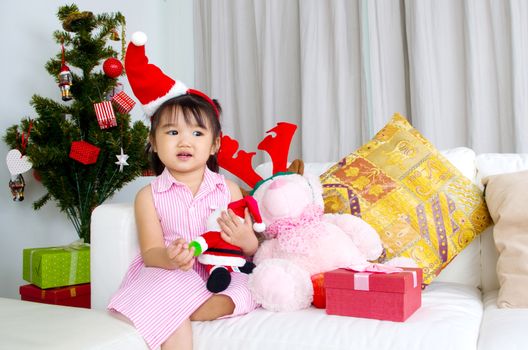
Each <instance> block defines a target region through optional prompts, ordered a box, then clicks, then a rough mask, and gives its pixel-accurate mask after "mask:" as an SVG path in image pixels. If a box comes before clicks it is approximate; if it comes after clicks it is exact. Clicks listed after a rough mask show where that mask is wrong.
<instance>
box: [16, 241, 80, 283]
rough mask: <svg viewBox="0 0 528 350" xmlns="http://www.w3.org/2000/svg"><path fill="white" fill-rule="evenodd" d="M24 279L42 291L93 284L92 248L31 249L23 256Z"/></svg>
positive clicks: (75, 243)
mask: <svg viewBox="0 0 528 350" xmlns="http://www.w3.org/2000/svg"><path fill="white" fill-rule="evenodd" d="M23 259H24V260H23V276H22V278H23V279H24V280H26V281H28V282H30V283H32V284H34V285H36V286H38V287H40V288H42V289H46V288H54V287H63V286H71V285H76V284H81V283H88V282H90V246H89V245H88V244H84V243H81V242H74V243H72V244H70V245H67V246H60V247H47V248H28V249H24V253H23Z"/></svg>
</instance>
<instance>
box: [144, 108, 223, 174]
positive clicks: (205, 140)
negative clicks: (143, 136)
mask: <svg viewBox="0 0 528 350" xmlns="http://www.w3.org/2000/svg"><path fill="white" fill-rule="evenodd" d="M210 129H211V128H210V126H209V125H208V124H206V127H205V128H204V127H200V126H199V125H198V123H196V121H195V120H194V118H192V117H191V118H190V120H189V123H187V122H186V121H185V118H184V116H183V112H182V110H181V109H179V108H178V109H174V110H171V109H169V110H167V111H166V112H165V113H163V114H162V115H161V116H160V121H159V124H158V127H157V128H156V132H155V138H154V139H153V140H151V144H152V146H153V149H154V151H155V152H157V153H158V157H159V158H160V160H161V161H162V162H163V164H164V165H165V167H166V168H167V169H168V170H169V171H170V172H171V174H172V176H174V177H175V178H176V179H177V178H178V177H179V176H181V175H190V174H191V173H193V172H196V173H197V175H201V174H202V173H203V171H204V170H205V167H206V164H207V160H208V159H209V156H210V155H213V154H215V153H216V151H217V150H218V147H219V145H220V138H216V139H215V140H213V133H212V132H211V130H210Z"/></svg>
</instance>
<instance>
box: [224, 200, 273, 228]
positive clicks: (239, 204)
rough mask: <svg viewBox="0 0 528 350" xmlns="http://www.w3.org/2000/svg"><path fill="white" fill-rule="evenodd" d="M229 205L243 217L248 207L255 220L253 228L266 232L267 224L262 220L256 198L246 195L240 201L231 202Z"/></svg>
mask: <svg viewBox="0 0 528 350" xmlns="http://www.w3.org/2000/svg"><path fill="white" fill-rule="evenodd" d="M227 207H228V208H229V209H231V210H233V212H234V213H235V214H236V215H238V216H239V217H241V218H244V210H245V209H246V208H248V210H249V214H251V216H252V217H253V221H254V223H253V230H255V232H264V230H265V229H266V224H264V223H263V222H262V216H261V215H260V210H259V208H258V203H257V201H256V200H255V198H253V197H251V196H246V197H244V198H242V199H240V200H238V201H235V202H231V203H229V205H228V206H227Z"/></svg>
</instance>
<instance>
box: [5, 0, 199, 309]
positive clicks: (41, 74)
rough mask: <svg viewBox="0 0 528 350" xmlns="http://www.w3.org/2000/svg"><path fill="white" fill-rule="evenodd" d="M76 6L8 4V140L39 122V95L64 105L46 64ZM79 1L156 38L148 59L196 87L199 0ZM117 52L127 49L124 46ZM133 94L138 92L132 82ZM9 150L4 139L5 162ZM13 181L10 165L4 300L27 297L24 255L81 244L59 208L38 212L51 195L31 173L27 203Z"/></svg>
mask: <svg viewBox="0 0 528 350" xmlns="http://www.w3.org/2000/svg"><path fill="white" fill-rule="evenodd" d="M69 3H71V2H65V1H56V0H46V1H41V0H30V1H2V2H1V3H0V32H1V33H2V37H3V38H4V39H3V43H2V50H1V52H2V53H1V54H0V96H1V101H2V102H1V104H0V135H1V136H2V137H3V135H5V130H6V128H7V127H9V126H11V125H13V124H18V123H19V121H20V119H21V118H23V117H26V116H30V117H37V115H36V113H35V112H34V111H33V109H32V108H31V106H30V105H29V101H30V99H31V96H32V95H33V94H38V95H41V96H45V97H50V98H54V99H56V100H57V101H59V100H60V97H59V90H58V87H57V85H56V83H55V81H54V79H53V77H51V76H50V75H49V74H48V72H47V71H46V70H45V69H44V65H45V63H46V62H47V60H48V59H49V58H50V57H52V56H53V55H54V54H56V53H57V52H58V51H59V46H58V45H57V44H56V43H55V42H54V40H53V39H52V33H53V31H55V30H57V29H61V27H60V23H59V21H58V19H57V17H56V15H55V14H56V12H57V10H58V8H59V6H61V5H64V4H69ZM75 3H76V4H77V6H78V7H79V9H80V10H81V11H92V12H94V13H101V12H116V11H120V12H121V13H122V14H123V15H124V16H125V18H126V20H127V33H128V37H130V35H131V34H132V33H133V32H134V31H137V30H141V31H144V32H146V33H147V34H148V36H149V42H148V43H147V54H148V55H149V58H150V60H151V62H153V63H155V64H157V65H158V66H160V67H161V68H162V69H163V70H164V71H165V72H166V73H167V74H168V75H170V76H172V77H176V78H178V79H179V80H181V81H183V82H185V83H186V84H187V85H188V86H193V83H194V64H193V60H194V55H193V50H194V46H193V36H192V33H193V31H192V6H193V4H192V0H168V1H162V0H150V1H140V0H129V1H108V0H77V1H75ZM29 8H31V9H29ZM116 49H118V51H119V50H120V46H119V44H117V46H116ZM123 83H125V82H124V81H123ZM125 91H126V92H127V93H129V94H130V95H132V93H131V91H130V88H129V87H128V86H127V85H126V84H125ZM132 116H133V119H134V120H138V119H141V118H143V116H142V112H141V107H139V105H137V106H136V107H135V108H134V110H133V111H132ZM8 150H9V149H8V147H7V146H6V145H5V143H4V142H3V141H0V154H1V155H2V159H5V154H7V152H8ZM9 177H10V174H9V171H8V170H7V166H6V165H5V161H4V162H3V166H0V223H1V224H0V296H1V297H8V298H19V294H18V287H19V286H20V285H23V284H26V283H27V282H25V281H24V280H22V250H23V249H24V248H31V247H45V246H57V245H63V244H67V243H70V242H72V241H74V240H76V239H77V234H76V232H75V230H74V229H73V226H72V225H71V224H70V222H69V221H68V220H67V219H66V217H65V215H64V214H62V213H60V212H59V211H58V209H57V207H56V206H55V203H48V204H47V205H46V206H44V207H43V208H42V209H40V210H38V211H34V210H33V209H32V203H33V202H34V201H35V200H37V199H38V198H40V197H41V196H42V195H44V193H45V189H44V188H43V186H42V185H41V184H40V183H38V182H37V181H36V180H35V179H34V178H33V176H32V172H31V171H30V172H28V173H25V174H24V178H25V180H26V190H25V195H26V198H25V200H24V201H23V202H13V200H12V197H11V193H10V191H9V187H8V183H9ZM149 180H150V179H149V178H140V179H138V180H136V181H134V182H133V183H131V184H129V185H128V186H126V187H125V188H124V189H123V190H121V191H120V192H119V193H117V194H116V196H114V198H112V199H111V201H112V202H123V201H132V200H133V198H134V194H135V192H136V191H137V189H138V188H140V187H141V186H142V185H143V184H145V183H147V182H148V181H149ZM109 263H111V262H109Z"/></svg>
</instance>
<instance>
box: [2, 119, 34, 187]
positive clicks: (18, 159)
mask: <svg viewBox="0 0 528 350" xmlns="http://www.w3.org/2000/svg"><path fill="white" fill-rule="evenodd" d="M32 127H33V122H32V121H31V120H29V127H28V131H27V133H26V132H23V133H22V135H20V138H21V140H20V144H21V148H22V152H20V151H19V150H18V149H12V150H10V151H9V152H7V155H6V164H7V169H8V170H9V173H10V174H11V177H13V176H16V175H18V174H22V173H25V172H26V171H29V170H30V169H31V168H32V167H33V164H31V162H30V161H29V159H28V157H27V156H26V155H24V154H22V153H23V152H24V153H25V151H26V147H27V143H28V140H29V134H30V133H31V128H32ZM17 134H18V133H17ZM17 137H18V136H17Z"/></svg>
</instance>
